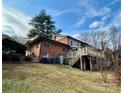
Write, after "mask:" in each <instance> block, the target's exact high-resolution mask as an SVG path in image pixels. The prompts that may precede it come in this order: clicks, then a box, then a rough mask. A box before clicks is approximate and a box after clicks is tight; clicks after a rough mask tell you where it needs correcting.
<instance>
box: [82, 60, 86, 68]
mask: <svg viewBox="0 0 124 93" xmlns="http://www.w3.org/2000/svg"><path fill="white" fill-rule="evenodd" d="M83 66H84V70H86V61H85V59H84V58H83Z"/></svg>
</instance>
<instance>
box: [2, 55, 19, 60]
mask: <svg viewBox="0 0 124 93" xmlns="http://www.w3.org/2000/svg"><path fill="white" fill-rule="evenodd" d="M2 59H3V60H11V61H19V60H20V55H19V54H3V55H2Z"/></svg>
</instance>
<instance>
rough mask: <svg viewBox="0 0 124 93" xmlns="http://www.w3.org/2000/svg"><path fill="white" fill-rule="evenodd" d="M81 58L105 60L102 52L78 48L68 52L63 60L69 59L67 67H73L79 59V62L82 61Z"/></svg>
mask: <svg viewBox="0 0 124 93" xmlns="http://www.w3.org/2000/svg"><path fill="white" fill-rule="evenodd" d="M82 56H92V57H97V58H105V56H104V53H103V51H101V50H98V49H95V48H89V47H85V48H78V50H77V51H69V52H68V53H67V54H66V56H65V58H68V59H69V66H73V65H74V64H75V63H76V62H77V61H78V60H79V59H80V62H81V61H82ZM81 63H82V62H81Z"/></svg>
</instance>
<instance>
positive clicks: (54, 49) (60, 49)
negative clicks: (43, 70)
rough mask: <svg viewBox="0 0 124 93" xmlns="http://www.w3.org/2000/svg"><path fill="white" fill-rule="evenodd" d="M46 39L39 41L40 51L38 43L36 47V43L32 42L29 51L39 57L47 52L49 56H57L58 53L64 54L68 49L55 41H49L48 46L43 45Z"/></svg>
mask: <svg viewBox="0 0 124 93" xmlns="http://www.w3.org/2000/svg"><path fill="white" fill-rule="evenodd" d="M45 42H46V41H43V40H42V41H41V52H40V43H39V46H38V48H36V44H34V45H33V46H32V47H31V48H30V49H29V50H30V52H31V53H34V54H35V57H36V58H37V59H39V58H41V57H42V56H43V54H46V53H47V54H49V57H55V56H58V55H59V54H62V55H63V54H65V53H66V52H67V51H68V47H67V46H65V45H63V44H60V43H55V42H50V44H49V48H46V47H44V43H45Z"/></svg>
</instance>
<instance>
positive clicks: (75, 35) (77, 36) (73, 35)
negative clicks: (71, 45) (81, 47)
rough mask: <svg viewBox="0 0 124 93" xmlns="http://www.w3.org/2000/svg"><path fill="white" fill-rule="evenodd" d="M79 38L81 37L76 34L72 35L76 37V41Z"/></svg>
mask: <svg viewBox="0 0 124 93" xmlns="http://www.w3.org/2000/svg"><path fill="white" fill-rule="evenodd" d="M79 36H80V34H74V35H72V37H74V38H76V39H79Z"/></svg>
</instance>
